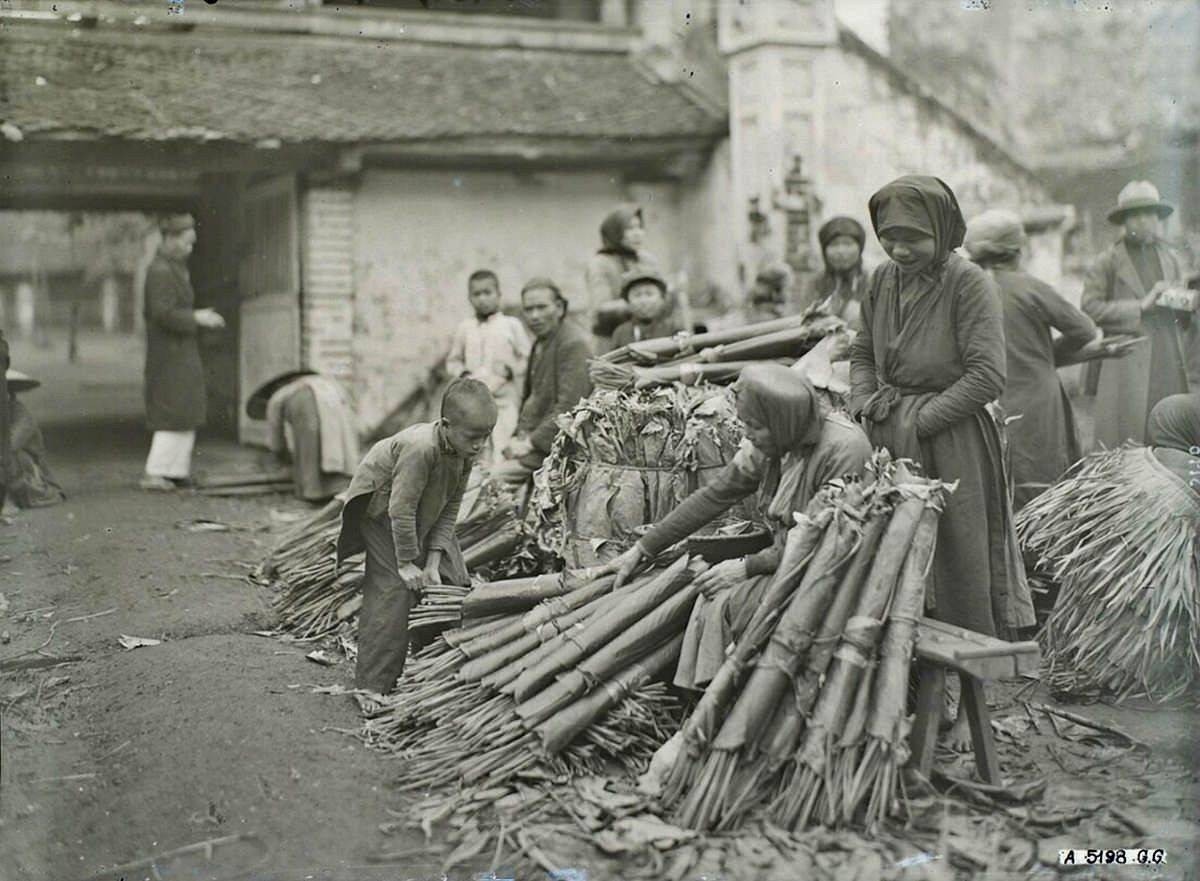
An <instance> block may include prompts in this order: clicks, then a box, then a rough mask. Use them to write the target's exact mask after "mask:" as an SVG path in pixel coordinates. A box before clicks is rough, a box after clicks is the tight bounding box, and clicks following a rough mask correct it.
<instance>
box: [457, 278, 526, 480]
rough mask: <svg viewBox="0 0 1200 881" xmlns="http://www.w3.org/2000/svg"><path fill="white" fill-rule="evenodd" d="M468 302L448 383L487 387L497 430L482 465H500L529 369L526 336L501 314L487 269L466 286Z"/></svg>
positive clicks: (496, 286)
mask: <svg viewBox="0 0 1200 881" xmlns="http://www.w3.org/2000/svg"><path fill="white" fill-rule="evenodd" d="M467 297H468V299H469V300H470V301H471V308H472V309H474V311H475V315H474V317H472V318H464V319H463V320H462V322H460V323H459V325H458V328H457V329H456V330H455V332H454V341H453V342H452V343H451V344H450V355H449V356H448V357H447V358H446V372H447V373H448V374H450V377H451V378H452V379H453V378H457V377H459V376H472V377H474V378H475V379H478V380H479V381H480V382H482V383H483V384H484V385H486V386H487V387H488V391H490V392H491V393H492V397H493V398H494V399H495V401H496V410H497V412H498V415H497V417H496V430H495V431H494V432H493V433H492V449H491V453H490V455H488V456H486V457H485V461H484V462H483V464H484V465H486V466H491V465H493V464H495V463H497V462H499V461H501V459H502V453H503V451H504V448H505V447H506V446H508V442H509V441H510V440H512V436H513V434H514V433H515V432H516V430H517V416H518V414H519V413H520V408H521V390H522V389H523V388H524V386H525V368H526V366H527V365H528V363H529V349H530V342H529V334H528V332H527V331H526V330H525V327H524V325H522V324H521V321H520V319H517V318H513V317H512V316H511V315H505V314H504V313H503V312H501V311H500V280H499V279H498V278H497V277H496V273H494V272H492V271H491V270H490V269H479V270H476V271H475V272H473V273H471V277H470V278H469V279H468V280H467Z"/></svg>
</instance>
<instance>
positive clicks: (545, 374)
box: [494, 278, 592, 486]
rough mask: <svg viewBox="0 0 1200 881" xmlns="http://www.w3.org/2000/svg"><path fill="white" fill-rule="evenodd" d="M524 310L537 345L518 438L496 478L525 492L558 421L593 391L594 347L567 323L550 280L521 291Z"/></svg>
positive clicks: (531, 358) (563, 305) (564, 305)
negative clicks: (590, 362) (589, 366)
mask: <svg viewBox="0 0 1200 881" xmlns="http://www.w3.org/2000/svg"><path fill="white" fill-rule="evenodd" d="M521 306H522V308H523V309H524V310H525V323H526V324H528V325H529V329H530V330H531V331H533V335H534V337H535V340H534V343H533V351H532V353H530V356H529V370H528V371H527V372H526V374H525V392H524V395H523V396H522V398H521V415H520V417H519V418H518V420H517V435H516V437H514V438H513V439H512V440H511V441H510V442H509V444H508V447H507V449H506V450H505V451H504V456H505V461H504V462H502V463H501V464H499V465H497V466H496V469H495V472H494V473H495V476H496V477H497V478H499V479H500V480H502V481H504V482H505V483H507V484H509V485H511V486H523V485H524V484H525V482H526V481H527V480H528V479H529V476H530V475H531V474H533V472H534V471H537V469H538V468H540V467H541V465H542V461H543V460H544V459H545V458H546V455H547V454H548V453H549V452H550V445H551V444H552V443H554V436H555V435H556V434H558V425H557V424H556V420H557V419H558V417H559V416H560V415H561V414H563V413H566V412H568V411H569V410H571V409H572V408H573V407H574V406H575V405H576V404H578V403H579V402H580V400H582V399H583V398H585V397H587V396H588V394H590V393H591V391H592V382H591V380H590V379H589V378H588V369H587V362H588V358H590V357H591V356H592V351H591V347H590V346H589V345H588V341H587V338H586V337H585V336H584V334H583V331H582V330H580V329H578V328H577V327H575V325H574V324H573V323H571V322H566V321H564V319H565V318H566V316H567V299H566V297H564V296H563V295H562V291H561V290H560V289H559V287H558V285H556V284H555V283H554V282H553V281H551V280H550V279H548V278H534V279H531V280H530V281H529V282H527V283H526V284H525V287H524V288H523V289H522V290H521Z"/></svg>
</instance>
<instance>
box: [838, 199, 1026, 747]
mask: <svg viewBox="0 0 1200 881" xmlns="http://www.w3.org/2000/svg"><path fill="white" fill-rule="evenodd" d="M869 208H870V213H871V224H872V226H874V228H875V234H876V235H877V236H878V237H879V243H880V244H881V245H882V246H883V250H884V251H885V252H886V253H887V255H888V257H889V258H891V259H890V260H889V261H888V262H886V263H884V264H883V265H881V266H880V267H878V268H877V269H876V270H875V271H874V273H873V274H872V275H871V279H870V282H869V283H868V286H867V292H866V296H865V297H864V298H863V304H862V305H863V309H862V330H861V331H860V332H859V334H858V336H857V337H856V338H855V340H854V344H853V347H852V349H851V362H850V384H851V409H852V411H853V412H854V413H855V414H856V415H857V416H859V417H860V418H861V419H862V420H863V422H864V424H865V425H866V427H867V432H868V434H869V435H870V438H871V441H872V442H873V443H874V444H875V445H876V446H882V447H886V448H888V449H889V450H890V451H891V453H892V454H893V455H894V456H896V457H897V458H907V459H911V460H913V461H915V462H917V463H918V464H919V465H921V467H922V468H923V469H924V470H925V473H926V474H927V475H929V476H930V477H933V478H936V479H938V480H942V481H946V482H949V483H953V482H956V483H957V488H956V489H955V491H954V492H953V493H951V494H950V496H949V499H948V500H947V503H946V509H945V513H944V515H943V516H942V517H941V519H940V520H939V524H938V537H937V551H936V553H935V555H934V561H933V568H932V571H931V573H930V582H931V584H930V586H931V588H932V594H933V598H934V603H935V612H934V614H935V615H936V616H937V617H938V618H939V619H940V620H942V621H946V622H947V623H950V624H956V625H958V626H960V627H966V628H968V629H970V630H974V631H976V632H978V633H983V634H987V635H989V636H1005V635H1008V634H1009V633H1010V632H1011V630H1013V629H1015V628H1020V627H1028V626H1032V625H1033V624H1034V614H1033V603H1032V601H1031V599H1030V594H1029V586H1028V584H1027V582H1026V581H1025V572H1024V568H1023V567H1022V564H1021V557H1020V553H1019V551H1018V549H1017V545H1016V535H1015V533H1014V531H1013V525H1012V512H1011V508H1010V501H1009V496H1008V487H1007V480H1006V475H1005V473H1004V462H1003V456H1002V437H1001V433H1000V428H999V426H998V425H997V423H996V421H995V419H994V418H993V417H992V415H991V413H990V412H989V409H988V404H989V403H990V402H992V401H994V400H995V399H996V398H998V397H999V396H1000V395H1001V393H1002V392H1003V391H1004V379H1005V354H1004V315H1003V311H1002V309H1001V306H1000V300H999V298H998V297H997V296H996V293H995V290H994V288H993V287H992V283H991V281H990V279H989V278H988V276H987V274H986V273H985V272H984V271H983V270H982V269H980V268H979V267H978V266H976V265H975V264H973V263H971V262H970V261H969V260H965V259H963V258H962V257H959V256H958V255H956V254H953V253H952V251H953V250H954V249H955V248H957V247H958V246H959V245H961V244H962V241H963V234H964V232H965V231H966V224H965V223H964V221H963V217H962V212H961V211H960V210H959V207H958V200H957V199H956V198H955V196H954V193H953V191H951V189H950V187H948V186H947V185H946V184H945V183H944V182H942V181H941V180H939V179H937V178H934V177H926V176H923V175H908V176H905V177H901V178H898V179H897V180H894V181H892V182H891V183H890V184H888V185H887V186H885V187H884V188H883V189H881V190H879V191H878V192H877V193H875V195H873V196H872V197H871V199H870V202H869ZM967 739H968V738H967V729H966V714H965V713H962V712H960V713H959V714H958V719H957V720H956V722H955V728H954V730H953V732H952V734H951V738H950V742H951V744H952V745H953V746H956V747H962V746H965V745H966V743H967Z"/></svg>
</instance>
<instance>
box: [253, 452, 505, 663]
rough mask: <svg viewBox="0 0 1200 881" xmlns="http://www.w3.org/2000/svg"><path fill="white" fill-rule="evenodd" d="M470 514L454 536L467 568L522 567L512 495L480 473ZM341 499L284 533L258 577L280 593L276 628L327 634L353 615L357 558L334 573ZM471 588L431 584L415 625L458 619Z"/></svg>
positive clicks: (357, 598) (357, 601) (306, 635)
mask: <svg viewBox="0 0 1200 881" xmlns="http://www.w3.org/2000/svg"><path fill="white" fill-rule="evenodd" d="M480 479H481V481H482V482H481V484H478V485H477V487H476V488H477V489H478V492H477V493H472V495H473V496H474V502H473V504H471V506H470V510H469V511H465V512H464V513H463V514H461V515H460V517H459V521H458V525H457V527H456V530H455V531H456V533H457V535H458V540H459V544H460V545H461V546H462V549H463V557H464V558H465V560H466V563H467V568H468V569H470V570H471V571H472V572H475V571H481V572H485V573H486V572H487V570H488V567H489V566H495V567H498V571H501V572H504V571H507V569H506V568H505V567H508V566H510V565H514V566H515V565H520V564H521V563H522V558H521V557H520V555H517V554H514V551H516V550H517V548H518V545H520V544H521V542H522V541H523V540H524V533H523V531H522V528H521V523H520V521H519V520H518V518H517V516H516V509H515V505H514V503H513V499H512V496H511V495H510V494H509V493H508V492H507V490H505V489H504V488H503V487H502V486H501V485H500V484H498V483H496V482H495V481H493V480H491V479H490V478H487V477H486V476H484V477H481V478H480ZM342 506H343V502H342V501H341V500H340V499H334V500H333V501H332V502H330V503H329V504H328V505H326V506H325V507H324V508H322V509H321V510H320V511H318V512H317V513H316V514H315V515H313V517H312V518H310V519H309V520H306V521H304V522H303V523H301V524H299V525H298V526H296V527H294V528H293V529H292V530H290V531H289V532H287V533H286V534H285V535H284V536H283V537H282V538H281V539H280V541H279V543H278V544H277V545H276V546H275V548H274V550H272V551H271V553H270V554H269V555H268V556H267V559H266V560H265V561H263V564H262V566H261V567H260V568H259V573H258V574H259V576H260V577H261V578H262V579H263V580H265V581H268V582H270V583H272V584H274V585H276V586H277V587H278V588H279V590H280V593H279V597H278V599H277V601H276V608H277V610H278V612H279V617H280V627H281V628H282V629H284V630H286V631H288V632H289V633H292V634H294V635H295V636H297V637H299V638H302V639H316V638H320V637H323V636H327V635H329V634H331V633H333V632H334V631H336V630H337V629H338V628H339V627H341V626H342V625H343V624H344V623H346V622H348V621H351V620H352V619H353V618H354V616H355V615H356V614H357V613H358V609H359V606H360V605H361V602H362V597H361V595H360V593H359V584H360V583H361V581H362V576H363V558H362V556H361V555H358V556H355V557H352V558H350V559H349V560H347V561H346V563H345V564H344V565H343V567H342V571H341V572H340V573H339V572H338V570H337V560H336V556H337V554H336V548H337V537H338V531H339V529H340V528H341V516H342ZM467 593H468V588H460V587H455V586H453V585H432V586H430V587H429V588H427V589H426V591H425V592H424V594H422V599H421V603H420V604H419V605H418V606H417V607H416V608H415V609H413V611H412V615H411V616H410V620H409V626H410V628H412V629H414V630H419V629H422V628H428V627H436V626H443V625H445V624H456V623H458V620H459V609H460V607H461V605H462V600H463V597H465V596H466V594H467Z"/></svg>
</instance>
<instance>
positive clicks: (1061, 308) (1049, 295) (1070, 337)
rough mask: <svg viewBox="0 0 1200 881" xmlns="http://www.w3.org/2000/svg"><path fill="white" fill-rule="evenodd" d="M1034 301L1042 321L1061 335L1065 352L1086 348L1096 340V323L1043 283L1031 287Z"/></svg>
mask: <svg viewBox="0 0 1200 881" xmlns="http://www.w3.org/2000/svg"><path fill="white" fill-rule="evenodd" d="M1033 296H1034V301H1035V302H1036V303H1037V307H1038V311H1039V312H1041V313H1042V318H1043V320H1044V321H1045V322H1046V323H1047V324H1049V325H1050V326H1051V327H1053V328H1054V329H1055V330H1057V331H1058V332H1059V333H1061V334H1062V335H1063V347H1064V348H1065V349H1066V350H1067V351H1071V350H1073V349H1078V348H1079V347H1080V346H1086V345H1087V344H1088V343H1090V342H1091V341H1092V340H1093V339H1095V338H1096V322H1094V321H1092V319H1090V318H1088V317H1087V316H1086V315H1084V314H1083V312H1082V311H1080V310H1079V309H1076V308H1075V307H1074V306H1072V305H1071V304H1070V303H1068V302H1067V301H1066V299H1064V298H1063V297H1062V296H1061V295H1060V294H1059V293H1058V291H1056V290H1054V288H1052V287H1050V285H1048V284H1045V283H1044V282H1038V283H1037V284H1035V285H1034V286H1033Z"/></svg>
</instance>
